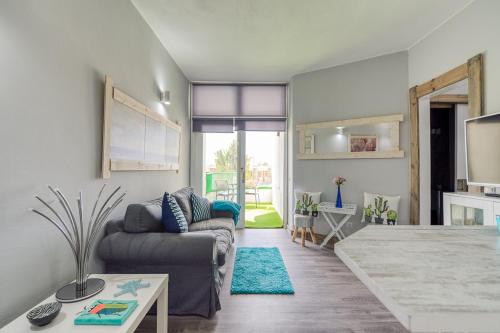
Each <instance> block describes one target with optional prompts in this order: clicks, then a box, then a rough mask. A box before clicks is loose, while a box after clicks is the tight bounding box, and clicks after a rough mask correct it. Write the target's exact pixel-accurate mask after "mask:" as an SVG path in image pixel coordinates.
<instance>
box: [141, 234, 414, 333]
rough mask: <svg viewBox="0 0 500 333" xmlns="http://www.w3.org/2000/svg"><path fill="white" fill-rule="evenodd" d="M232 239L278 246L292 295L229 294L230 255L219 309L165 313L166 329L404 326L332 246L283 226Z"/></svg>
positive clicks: (148, 324) (145, 327)
mask: <svg viewBox="0 0 500 333" xmlns="http://www.w3.org/2000/svg"><path fill="white" fill-rule="evenodd" d="M236 243H237V244H236V246H264V247H273V246H276V247H278V248H279V249H280V251H281V254H282V256H283V259H284V261H285V265H286V267H287V270H288V273H289V275H290V278H291V281H292V284H293V286H294V288H295V295H233V296H231V295H230V293H229V289H230V285H231V277H232V263H233V262H232V261H231V262H228V264H230V268H229V270H228V273H227V275H226V279H225V281H224V285H223V287H222V288H223V289H222V292H221V295H220V300H221V305H222V310H220V311H219V312H217V315H216V316H215V317H214V318H212V319H205V318H201V317H195V316H170V317H169V332H185V333H190V332H228V333H234V332H257V333H267V332H286V333H295V332H301V333H302V332H339V333H341V332H380V333H390V332H407V330H406V329H405V328H404V327H403V326H402V325H401V324H400V323H399V322H398V321H397V319H396V318H394V316H393V315H392V314H391V313H390V312H389V311H388V310H387V309H386V308H385V307H384V306H383V305H382V304H381V303H380V302H379V301H378V300H377V298H376V297H375V296H374V295H373V294H371V293H370V291H368V289H367V288H366V287H365V286H364V285H363V284H362V283H361V282H360V281H359V280H358V279H357V278H356V277H355V276H354V275H353V274H352V273H351V271H350V270H349V269H348V268H347V267H346V266H345V265H344V264H343V263H342V262H341V261H340V260H339V259H338V258H337V257H336V256H335V255H334V254H333V251H332V250H321V249H319V247H318V246H313V245H312V244H311V243H310V242H307V243H306V245H307V247H306V248H302V247H301V246H300V244H299V243H300V238H299V239H297V240H296V243H292V241H291V238H290V236H289V233H287V231H286V230H284V229H268V230H262V229H254V230H252V229H246V230H239V231H238V232H237V240H236ZM234 253H235V251H234V250H233V252H232V255H233V256H234ZM137 332H140V333H153V332H156V324H155V318H146V319H145V320H144V322H143V323H142V324H141V326H140V327H139V328H138V330H137Z"/></svg>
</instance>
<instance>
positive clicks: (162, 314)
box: [156, 288, 168, 333]
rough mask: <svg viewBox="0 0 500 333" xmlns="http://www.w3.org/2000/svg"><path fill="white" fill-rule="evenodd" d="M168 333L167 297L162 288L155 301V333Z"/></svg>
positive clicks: (165, 290) (164, 289)
mask: <svg viewBox="0 0 500 333" xmlns="http://www.w3.org/2000/svg"><path fill="white" fill-rule="evenodd" d="M167 332H168V295H167V289H166V288H163V290H162V292H161V293H160V295H159V296H158V299H157V300H156V333H167Z"/></svg>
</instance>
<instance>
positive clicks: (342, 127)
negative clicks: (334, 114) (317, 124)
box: [337, 126, 344, 135]
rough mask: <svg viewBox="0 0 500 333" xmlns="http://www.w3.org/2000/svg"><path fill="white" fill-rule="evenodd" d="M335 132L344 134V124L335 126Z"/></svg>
mask: <svg viewBox="0 0 500 333" xmlns="http://www.w3.org/2000/svg"><path fill="white" fill-rule="evenodd" d="M337 134H340V135H343V134H344V126H337Z"/></svg>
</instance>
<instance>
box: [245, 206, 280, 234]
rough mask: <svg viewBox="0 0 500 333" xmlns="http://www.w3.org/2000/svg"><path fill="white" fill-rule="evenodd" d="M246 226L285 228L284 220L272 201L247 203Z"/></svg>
mask: <svg viewBox="0 0 500 333" xmlns="http://www.w3.org/2000/svg"><path fill="white" fill-rule="evenodd" d="M245 227H246V228H253V229H267V228H283V220H282V219H281V217H280V215H279V214H278V212H276V210H275V209H274V207H273V205H272V204H270V203H260V204H258V205H257V207H255V204H253V203H248V204H246V205H245Z"/></svg>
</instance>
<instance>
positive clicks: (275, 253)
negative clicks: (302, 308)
mask: <svg viewBox="0 0 500 333" xmlns="http://www.w3.org/2000/svg"><path fill="white" fill-rule="evenodd" d="M293 293H294V290H293V286H292V283H291V282H290V277H289V276H288V272H287V271H286V267H285V264H284V263H283V258H282V257H281V253H280V250H278V248H277V247H239V248H238V249H237V250H236V260H235V262H234V270H233V281H232V283H231V294H233V295H234V294H293Z"/></svg>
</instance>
